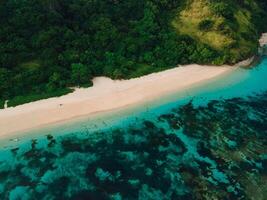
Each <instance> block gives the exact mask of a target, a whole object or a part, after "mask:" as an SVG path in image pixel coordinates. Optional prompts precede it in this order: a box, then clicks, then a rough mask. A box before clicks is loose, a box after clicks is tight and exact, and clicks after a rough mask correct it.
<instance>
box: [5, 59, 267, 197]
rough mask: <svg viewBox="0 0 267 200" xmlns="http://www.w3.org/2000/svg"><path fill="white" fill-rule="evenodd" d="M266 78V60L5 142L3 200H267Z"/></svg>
mask: <svg viewBox="0 0 267 200" xmlns="http://www.w3.org/2000/svg"><path fill="white" fill-rule="evenodd" d="M266 80H267V59H263V60H262V62H261V63H260V64H259V65H258V66H256V67H255V68H253V69H250V70H248V69H238V70H236V71H235V72H234V73H232V74H230V75H227V76H225V77H222V78H220V79H217V80H213V81H209V82H208V83H206V84H205V85H202V86H199V87H195V88H190V89H188V90H187V91H184V92H183V93H179V94H173V95H170V96H168V97H166V98H164V99H159V100H157V101H155V102H150V103H147V104H146V105H140V106H138V108H137V107H136V108H132V109H129V110H128V111H124V112H117V113H111V114H109V115H106V116H100V117H99V118H98V119H96V120H92V119H89V118H85V119H82V120H79V121H76V122H72V123H68V124H63V125H58V126H56V127H52V128H49V127H48V128H46V129H43V130H38V131H35V132H33V133H31V134H27V136H25V137H21V138H19V139H20V140H19V141H14V140H9V141H2V144H1V151H0V199H11V200H13V199H23V200H24V199H49V200H50V199H95V200H101V199H116V200H117V199H118V200H119V199H140V200H146V199H149V200H150V199H151V200H157V199H159V200H161V199H182V200H186V199H201V200H202V199H219V200H221V199H255V200H261V199H263V200H264V199H266V197H267V135H266V134H267V93H266V92H267V84H266ZM37 135H38V136H37ZM3 143H5V145H3Z"/></svg>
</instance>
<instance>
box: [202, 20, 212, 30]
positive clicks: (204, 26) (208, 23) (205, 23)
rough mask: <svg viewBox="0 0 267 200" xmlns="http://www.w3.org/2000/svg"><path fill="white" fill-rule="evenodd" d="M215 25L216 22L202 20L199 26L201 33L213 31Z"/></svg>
mask: <svg viewBox="0 0 267 200" xmlns="http://www.w3.org/2000/svg"><path fill="white" fill-rule="evenodd" d="M213 25H214V22H213V21H212V20H210V19H205V20H202V21H201V22H200V23H199V25H198V28H199V30H201V31H209V30H211V29H212V27H213Z"/></svg>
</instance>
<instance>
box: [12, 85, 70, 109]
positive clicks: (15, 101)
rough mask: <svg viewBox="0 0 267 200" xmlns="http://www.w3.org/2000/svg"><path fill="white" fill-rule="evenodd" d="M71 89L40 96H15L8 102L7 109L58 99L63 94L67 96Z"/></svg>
mask: <svg viewBox="0 0 267 200" xmlns="http://www.w3.org/2000/svg"><path fill="white" fill-rule="evenodd" d="M72 91H73V90H72V89H68V88H67V89H60V90H56V91H53V92H50V93H42V94H30V95H25V96H16V97H14V98H12V99H10V100H9V102H8V107H15V106H18V105H22V104H25V103H29V102H33V101H37V100H41V99H47V98H51V97H59V96H62V95H65V94H68V93H70V92H72Z"/></svg>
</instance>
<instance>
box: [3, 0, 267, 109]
mask: <svg viewBox="0 0 267 200" xmlns="http://www.w3.org/2000/svg"><path fill="white" fill-rule="evenodd" d="M266 5H267V3H266V2H265V1H264V0H261V1H260V0H221V1H219V0H160V1H159V0H143V1H134V0H124V1H122V0H116V1H115V0H94V1H92V0H43V1H38V0H25V1H14V0H5V1H1V2H0V83H1V84H0V102H2V100H5V99H10V104H11V105H17V104H21V103H25V102H29V101H31V100H36V99H40V98H47V97H50V96H57V95H62V94H65V93H67V92H69V91H70V90H68V89H66V88H68V87H71V86H90V85H91V83H90V79H91V78H92V77H94V76H99V75H105V76H109V77H111V78H115V79H120V78H131V77H137V76H141V75H144V74H148V73H151V72H155V71H160V70H163V69H166V68H170V67H174V66H176V65H177V64H188V63H199V64H216V65H220V64H224V63H227V64H232V63H235V62H237V61H239V60H242V59H245V58H247V57H249V56H251V55H253V54H254V53H255V52H256V50H257V45H258V42H257V40H258V37H259V34H260V33H261V32H262V31H264V29H265V28H266V27H265V26H266V24H267V23H266V22H267V20H266V15H267V14H266V11H267V8H266V7H267V6H266ZM1 99H2V100H1Z"/></svg>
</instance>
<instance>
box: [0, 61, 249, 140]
mask: <svg viewBox="0 0 267 200" xmlns="http://www.w3.org/2000/svg"><path fill="white" fill-rule="evenodd" d="M248 62H251V60H247V61H245V62H242V63H239V65H238V66H241V65H244V64H248ZM235 69H236V66H220V67H218V66H200V65H195V64H193V65H187V66H179V67H176V68H173V69H170V70H166V71H163V72H159V73H154V74H150V75H147V76H143V77H140V78H135V79H130V80H115V81H114V80H111V79H109V78H106V77H97V78H94V79H93V83H94V85H93V87H91V88H78V89H76V90H75V91H74V92H73V93H70V94H67V95H65V96H62V97H57V98H50V99H45V100H40V101H36V102H32V103H28V104H24V105H21V106H17V107H14V108H12V107H10V108H6V109H3V110H0V138H6V137H11V136H12V134H15V133H16V134H17V133H18V132H21V131H25V130H31V129H33V128H37V127H38V128H39V127H42V126H45V125H46V126H47V125H49V124H54V123H56V122H59V121H60V122H62V121H64V120H70V119H73V118H76V117H81V116H90V115H93V114H95V113H105V112H109V111H114V110H116V109H120V108H124V107H129V106H131V105H137V104H141V103H144V102H148V101H151V100H153V99H156V98H161V97H162V98H164V95H167V94H170V93H173V92H179V91H182V90H184V89H186V88H190V87H193V86H194V85H201V84H203V83H204V82H206V81H208V80H212V79H215V78H217V77H218V76H222V75H225V74H226V73H231V71H233V70H235Z"/></svg>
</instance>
